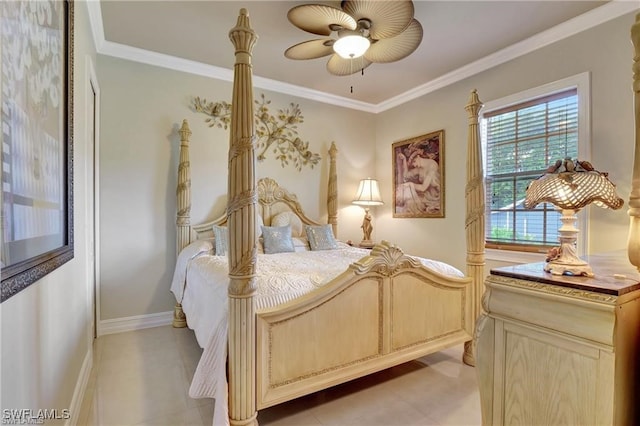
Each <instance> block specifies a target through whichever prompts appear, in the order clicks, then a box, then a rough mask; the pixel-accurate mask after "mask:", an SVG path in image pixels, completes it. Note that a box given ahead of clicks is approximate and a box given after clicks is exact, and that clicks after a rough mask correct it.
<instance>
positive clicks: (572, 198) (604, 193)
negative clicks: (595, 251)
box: [524, 158, 624, 277]
mask: <svg viewBox="0 0 640 426" xmlns="http://www.w3.org/2000/svg"><path fill="white" fill-rule="evenodd" d="M544 202H547V203H551V204H553V205H554V206H556V207H558V208H559V209H560V210H562V216H561V217H560V221H561V222H562V226H561V227H560V228H559V229H558V234H559V237H558V239H559V242H560V247H559V248H553V249H551V250H550V251H549V255H548V257H547V263H546V264H545V267H544V270H545V271H547V272H551V273H552V274H554V275H563V274H568V275H586V276H588V277H593V276H594V274H593V271H592V270H591V267H590V266H589V264H588V263H587V262H585V261H584V260H582V259H580V258H579V257H578V255H577V254H576V241H577V237H578V232H579V231H578V229H577V228H576V227H575V222H576V219H577V218H576V213H577V212H578V210H580V209H581V208H583V207H585V206H587V205H589V204H591V203H594V204H595V205H597V206H600V207H603V208H611V209H614V210H617V209H619V208H620V207H622V205H623V204H624V201H623V200H622V198H620V197H619V196H618V194H617V193H616V187H615V185H614V184H613V183H612V182H611V181H610V180H609V178H608V177H607V173H601V172H599V171H597V170H595V169H594V168H593V166H592V165H591V163H589V162H588V161H579V160H575V162H574V161H572V160H571V159H570V158H566V159H564V160H558V161H556V163H555V165H553V166H550V167H549V168H548V169H547V171H546V173H545V174H543V175H542V176H540V177H539V178H537V179H536V180H534V181H532V182H531V183H530V184H529V186H528V187H527V195H526V198H525V200H524V207H525V208H526V209H532V208H534V207H535V206H537V205H538V204H539V203H544Z"/></svg>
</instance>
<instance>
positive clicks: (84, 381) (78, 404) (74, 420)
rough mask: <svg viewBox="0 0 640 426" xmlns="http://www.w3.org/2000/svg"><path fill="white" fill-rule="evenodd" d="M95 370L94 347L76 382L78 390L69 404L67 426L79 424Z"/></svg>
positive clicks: (87, 356) (88, 353)
mask: <svg viewBox="0 0 640 426" xmlns="http://www.w3.org/2000/svg"><path fill="white" fill-rule="evenodd" d="M92 368H93V346H89V350H88V351H87V354H86V355H85V357H84V361H83V362H82V368H81V369H80V375H79V376H78V381H77V382H76V388H75V389H74V390H73V397H72V398H71V404H69V413H70V414H71V417H69V418H68V419H67V420H66V421H65V422H64V425H65V426H76V425H77V424H78V420H79V418H78V417H79V416H80V410H81V409H82V400H83V399H84V394H85V392H86V391H87V385H88V384H89V377H91V369H92Z"/></svg>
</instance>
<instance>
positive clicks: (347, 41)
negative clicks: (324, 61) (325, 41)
mask: <svg viewBox="0 0 640 426" xmlns="http://www.w3.org/2000/svg"><path fill="white" fill-rule="evenodd" d="M370 45H371V42H369V39H367V38H366V37H363V36H361V35H360V34H358V33H356V34H350V35H345V36H342V37H340V38H339V39H338V40H336V41H335V43H333V50H334V51H335V52H336V53H337V54H338V55H340V56H341V57H343V58H345V59H349V58H359V57H360V56H362V55H364V52H366V51H367V49H368V48H369V46H370Z"/></svg>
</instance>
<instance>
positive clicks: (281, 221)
mask: <svg viewBox="0 0 640 426" xmlns="http://www.w3.org/2000/svg"><path fill="white" fill-rule="evenodd" d="M285 225H291V236H292V237H302V236H304V233H303V232H304V228H303V227H302V221H301V220H300V218H299V217H298V215H297V214H295V213H294V212H289V211H287V212H282V213H278V214H277V215H275V216H274V217H273V218H272V219H271V226H285Z"/></svg>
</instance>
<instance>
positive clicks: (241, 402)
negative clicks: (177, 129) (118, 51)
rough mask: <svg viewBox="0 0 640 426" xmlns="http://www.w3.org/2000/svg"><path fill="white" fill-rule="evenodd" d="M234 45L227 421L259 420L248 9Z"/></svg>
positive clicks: (251, 37) (250, 422)
mask: <svg viewBox="0 0 640 426" xmlns="http://www.w3.org/2000/svg"><path fill="white" fill-rule="evenodd" d="M229 38H230V39H231V42H232V43H233V46H234V47H235V59H236V63H235V65H234V77H233V96H232V101H231V105H232V110H231V136H230V146H229V177H228V186H229V189H228V192H227V218H228V231H229V254H228V259H229V421H230V423H231V424H232V425H257V424H258V422H257V415H258V413H257V411H256V406H257V402H256V323H255V300H254V295H255V291H256V282H255V271H256V260H257V253H256V242H257V237H256V203H257V192H256V177H255V153H254V145H253V142H254V137H255V133H254V124H253V83H252V76H251V75H252V74H251V72H252V71H251V52H252V49H253V46H254V45H255V43H256V41H257V39H258V37H257V36H256V34H255V32H254V31H253V30H252V29H251V26H250V24H249V15H248V13H247V10H246V9H244V8H242V9H240V15H239V16H238V23H237V24H236V26H235V27H234V28H232V29H231V31H229Z"/></svg>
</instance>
